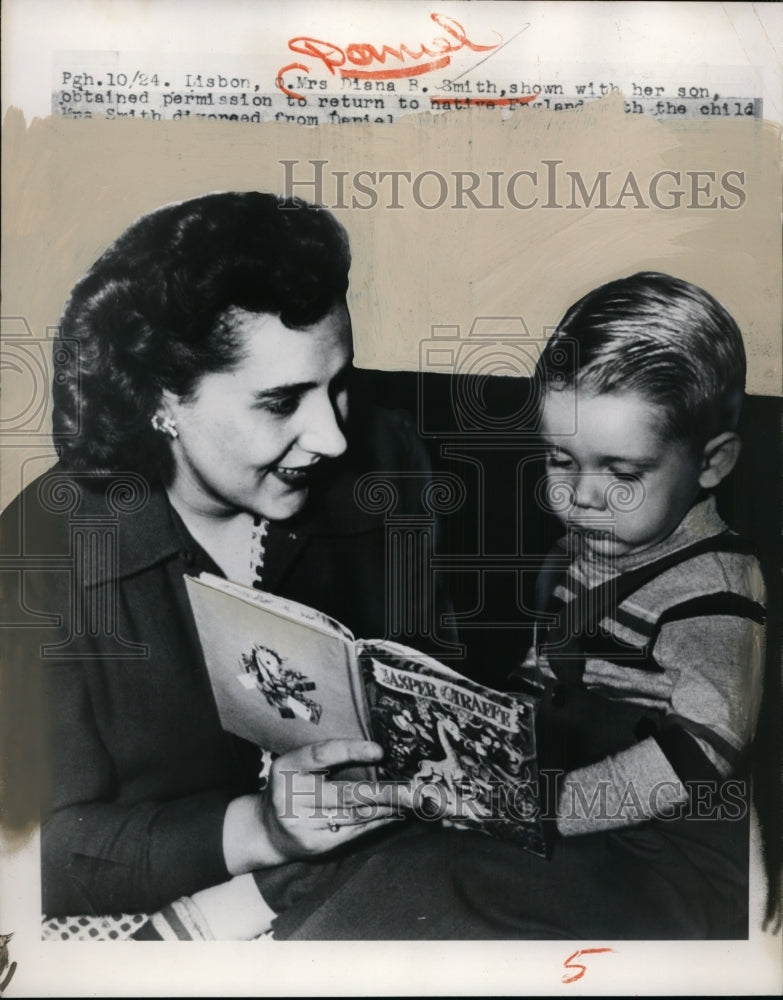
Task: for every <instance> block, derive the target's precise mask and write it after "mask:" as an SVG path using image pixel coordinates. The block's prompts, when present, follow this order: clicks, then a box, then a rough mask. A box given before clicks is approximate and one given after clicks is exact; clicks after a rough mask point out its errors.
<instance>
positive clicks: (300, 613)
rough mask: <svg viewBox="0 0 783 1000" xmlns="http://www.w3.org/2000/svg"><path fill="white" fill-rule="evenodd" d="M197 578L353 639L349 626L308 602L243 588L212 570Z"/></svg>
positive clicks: (334, 633)
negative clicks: (312, 606)
mask: <svg viewBox="0 0 783 1000" xmlns="http://www.w3.org/2000/svg"><path fill="white" fill-rule="evenodd" d="M198 579H199V580H201V582H202V583H205V584H207V585H208V586H210V587H214V588H215V589H216V590H222V591H224V592H225V593H226V594H233V595H234V597H238V598H239V600H240V601H247V603H248V604H254V605H256V606H257V607H260V608H267V609H268V610H269V611H272V612H274V613H275V614H278V615H282V617H284V618H288V619H289V620H290V621H293V622H300V623H301V624H302V625H306V626H308V627H309V628H316V629H318V630H319V631H321V632H324V633H326V634H327V635H338V636H342V637H343V638H344V639H347V640H348V642H353V634H352V633H351V632H350V630H349V629H347V628H346V627H345V625H343V624H342V622H338V621H337V620H336V619H335V618H330V617H329V615H325V614H323V612H321V611H318V610H317V609H316V608H311V607H309V605H307V604H300V603H299V601H292V600H290V599H289V598H287V597H279V596H278V595H277V594H270V593H269V592H268V591H266V590H255V589H254V588H253V587H245V586H243V585H242V584H241V583H234V582H233V581H232V580H226V579H225V578H224V577H222V576H215V575H214V574H213V573H200V574H199V576H198Z"/></svg>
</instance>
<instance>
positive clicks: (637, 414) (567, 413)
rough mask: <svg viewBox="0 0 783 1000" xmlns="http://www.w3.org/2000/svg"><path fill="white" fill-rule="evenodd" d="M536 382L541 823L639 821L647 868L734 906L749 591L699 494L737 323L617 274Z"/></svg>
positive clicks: (759, 634)
mask: <svg viewBox="0 0 783 1000" xmlns="http://www.w3.org/2000/svg"><path fill="white" fill-rule="evenodd" d="M536 374H537V381H538V385H539V389H540V394H541V395H540V416H541V420H540V426H541V434H542V438H543V441H544V443H545V445H546V447H547V459H546V462H547V494H548V498H549V505H550V506H551V507H552V508H553V509H554V511H555V513H556V514H557V516H558V517H559V518H560V520H561V521H562V522H563V524H564V525H565V527H566V529H567V535H566V537H565V539H564V540H563V541H562V542H561V543H560V544H559V546H558V548H557V549H556V551H555V552H554V553H552V554H551V555H550V557H549V558H548V560H547V564H546V566H545V568H544V571H543V572H542V573H541V575H540V579H539V588H538V596H539V611H540V612H541V614H542V624H540V625H539V627H538V639H539V641H538V642H536V643H535V644H534V648H533V649H532V650H531V651H530V653H529V654H528V657H527V659H526V661H525V663H524V664H523V665H522V669H521V676H522V677H523V679H525V680H527V682H528V683H530V682H532V683H533V684H535V683H538V684H539V686H540V689H542V690H544V691H546V696H545V697H544V699H543V702H542V706H541V719H540V727H539V736H540V748H539V749H540V756H541V762H542V764H543V766H544V767H549V768H552V769H553V772H554V773H559V775H560V780H559V782H557V783H554V782H553V784H552V787H553V789H554V790H555V793H556V794H555V796H554V798H553V800H552V801H551V805H552V807H553V809H554V810H555V812H556V823H557V829H558V831H559V833H560V834H561V835H563V836H565V837H571V836H572V835H575V834H589V833H598V832H607V831H610V830H613V829H627V828H630V827H634V826H639V825H640V824H644V823H646V821H649V820H653V821H655V823H654V826H653V829H654V830H655V831H656V835H660V838H661V839H660V841H659V842H658V843H657V845H656V851H657V852H658V856H657V859H656V861H657V862H659V863H660V864H661V866H662V867H663V868H665V867H666V865H667V864H668V863H669V862H672V863H673V861H674V859H675V855H676V862H677V864H676V865H674V867H673V870H677V869H678V868H679V867H681V866H682V865H683V864H687V865H692V866H693V868H694V869H695V870H696V871H697V872H700V873H701V874H702V875H704V876H705V877H706V878H710V877H711V876H712V875H713V874H714V875H715V877H717V878H723V877H726V878H731V879H735V880H736V889H737V895H736V898H735V903H736V905H737V906H738V907H741V906H742V905H743V903H744V906H745V907H746V906H747V886H746V882H745V881H744V878H743V874H744V877H745V878H746V871H747V856H746V855H744V856H743V853H742V843H743V841H744V838H743V836H742V834H741V829H742V830H744V824H743V823H742V821H743V819H745V818H746V813H747V808H748V804H747V801H746V798H745V794H744V792H745V787H744V780H743V779H744V777H745V774H744V758H745V755H746V751H747V748H748V745H749V743H750V741H751V739H752V736H753V731H754V726H755V721H756V717H757V714H758V708H759V702H760V697H761V687H762V671H763V652H764V600H765V594H764V583H763V579H762V576H761V571H760V568H759V565H758V562H757V561H756V559H755V557H754V556H753V554H752V547H751V546H750V545H748V544H747V543H746V542H744V541H743V540H742V539H740V538H739V537H738V536H736V535H734V534H733V533H731V532H729V531H728V529H727V527H726V525H725V524H724V523H723V521H722V520H721V519H720V517H719V516H718V514H717V512H716V508H715V499H714V497H713V495H712V492H711V491H712V490H714V488H715V487H716V486H718V484H719V483H720V482H721V481H722V480H723V479H724V478H725V477H726V476H727V475H728V474H729V473H730V472H731V470H732V468H733V467H734V464H735V462H736V460H737V457H738V454H739V450H740V441H739V438H738V436H737V434H736V425H737V419H738V416H739V411H740V406H741V402H742V396H743V390H744V384H745V353H744V350H743V345H742V338H741V335H740V332H739V329H738V328H737V325H736V323H735V322H734V320H733V319H732V318H731V316H730V315H729V314H728V313H727V312H726V310H725V309H724V308H723V307H722V306H721V305H720V304H719V303H718V302H717V301H716V300H715V299H714V298H712V297H711V296H710V295H708V294H707V293H706V292H705V291H703V290H702V289H700V288H697V287H695V286H694V285H692V284H689V283H688V282H686V281H682V280H679V279H676V278H673V277H670V276H668V275H664V274H656V273H640V274H635V275H633V276H631V277H629V278H623V279H620V280H617V281H612V282H610V283H608V284H606V285H602V286H601V287H599V288H597V289H595V290H594V291H592V292H590V293H589V294H587V295H586V296H584V298H582V299H580V300H579V301H578V302H577V303H576V304H575V305H574V306H572V307H571V308H570V309H569V310H568V312H567V313H566V315H565V317H564V318H563V320H562V321H561V322H560V324H559V325H558V327H557V329H556V331H555V333H554V334H553V336H552V337H551V339H550V340H549V341H548V343H547V345H546V348H545V350H544V351H543V353H542V356H541V359H540V361H539V364H538V368H537V373H536ZM545 623H548V627H545ZM732 821H733V825H732ZM711 869H712V870H711ZM672 878H673V879H674V880H676V878H677V876H672ZM680 888H683V887H682V886H681V887H680ZM743 893H744V898H743ZM738 916H739V914H738ZM694 936H702V934H700V933H697V934H695V935H694ZM703 936H711V935H710V934H708V933H705V934H704V935H703ZM726 936H732V935H730V934H727V935H726Z"/></svg>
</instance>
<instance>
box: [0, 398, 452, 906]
mask: <svg viewBox="0 0 783 1000" xmlns="http://www.w3.org/2000/svg"><path fill="white" fill-rule="evenodd" d="M367 471H373V472H380V473H386V475H385V477H383V478H385V479H386V480H387V481H389V482H390V483H392V484H393V487H392V488H386V489H381V490H380V491H378V490H375V491H373V489H372V483H365V486H366V487H367V489H366V490H365V492H364V494H363V495H364V501H363V503H362V504H361V505H360V503H359V502H358V501H357V499H356V497H355V495H354V488H355V486H356V484H357V481H358V479H359V478H360V477H361V476H362V474H363V473H365V472H367ZM427 482H428V461H427V457H426V454H425V453H424V451H423V449H422V447H421V444H420V442H419V440H418V438H417V437H416V435H415V433H414V432H413V430H412V429H411V427H410V425H409V423H408V422H407V420H406V419H404V418H402V417H401V416H400V415H398V414H396V413H388V412H383V411H379V410H376V411H373V413H372V416H371V417H368V418H367V419H365V420H363V421H362V428H361V434H360V435H358V436H357V439H356V441H355V442H354V444H352V448H351V450H350V451H349V453H348V457H346V458H345V459H342V460H340V462H339V463H337V467H336V469H335V474H334V475H333V476H331V477H330V478H329V480H328V481H327V482H325V483H324V484H323V486H322V487H321V488H318V489H314V491H313V495H312V497H311V501H310V502H309V503H308V506H307V508H306V509H305V511H304V512H303V513H302V514H301V515H299V516H297V517H296V518H294V519H292V520H290V521H287V522H278V523H276V524H272V525H271V526H270V532H269V535H268V540H267V548H266V558H265V566H264V586H265V588H266V589H268V590H271V591H274V592H276V593H279V594H282V595H284V596H287V597H290V598H293V599H295V600H298V601H302V602H304V603H306V604H311V605H313V606H316V607H318V608H319V609H321V610H323V611H324V612H326V613H327V614H329V615H331V616H333V617H335V618H337V619H339V620H340V621H342V622H343V623H345V624H346V625H348V627H349V628H351V629H352V631H354V633H355V634H356V635H357V636H361V637H365V638H382V637H384V636H385V635H386V634H387V621H389V620H390V618H389V615H388V614H387V606H386V604H387V591H389V592H400V582H399V581H398V584H397V585H396V586H395V588H390V587H387V580H388V579H389V570H390V566H389V565H388V563H389V562H390V561H392V559H391V557H389V556H387V551H390V549H389V546H388V544H387V542H388V537H389V536H388V531H387V526H388V525H389V524H392V525H394V526H396V527H397V528H399V527H400V526H404V525H406V524H409V523H410V524H413V523H414V522H416V519H417V518H418V519H419V520H418V527H417V528H416V526H415V525H414V529H415V530H418V531H419V532H420V531H421V530H422V526H424V531H425V532H426V531H427V530H429V528H428V526H432V524H433V517H432V515H431V514H429V513H428V511H427V509H426V508H425V506H424V505H423V503H422V491H423V489H424V487H425V486H426V484H427ZM376 485H377V481H376ZM368 508H369V509H368ZM411 518H413V521H411V520H410V519H411ZM2 529H3V534H2V555H3V561H2V567H1V569H2V572H0V580H1V582H2V584H3V605H2V608H3V622H4V628H3V629H2V638H3V647H4V648H3V653H4V657H3V659H4V678H3V692H2V695H3V701H2V704H3V709H2V720H0V721H2V724H3V733H4V735H3V736H2V741H3V743H2V749H3V756H4V758H5V759H4V761H3V763H4V770H5V784H6V789H5V792H6V799H7V803H6V817H5V818H6V820H7V822H9V823H10V824H11V825H14V823H16V824H17V825H22V824H23V821H24V818H25V813H26V812H27V814H28V816H29V813H30V810H31V802H32V801H33V800H34V798H37V795H38V789H37V786H38V785H39V783H40V785H41V786H42V788H43V789H44V792H45V794H44V804H43V807H42V814H41V817H42V824H41V838H42V882H43V910H44V912H45V913H47V914H49V915H57V914H73V913H110V912H120V911H148V910H152V909H155V908H156V907H158V906H160V905H161V904H165V903H166V902H169V901H171V900H173V899H175V898H177V897H178V896H180V895H182V894H185V893H192V892H194V891H197V890H198V889H200V888H203V887H205V886H208V885H212V884H215V883H218V882H221V881H223V880H225V879H226V878H227V877H229V873H228V871H227V869H226V867H225V863H224V859H223V850H222V829H223V819H224V815H225V810H226V806H227V804H228V802H229V801H230V800H231V799H232V798H234V797H235V796H237V795H240V794H243V793H246V792H248V791H253V790H254V788H255V787H256V786H257V773H258V749H257V748H256V747H252V746H250V745H249V744H247V743H244V742H243V741H240V740H237V739H236V738H234V737H232V736H229V735H228V734H226V733H225V732H224V731H223V730H222V729H221V727H220V723H219V720H218V717H217V714H216V710H215V707H214V703H213V700H212V695H211V691H210V688H209V682H208V679H207V675H206V670H205V667H204V663H203V659H202V654H201V649H200V645H199V642H198V639H197V636H196V632H195V626H194V622H193V619H192V614H191V611H190V606H189V603H188V599H187V596H186V592H185V587H184V583H183V576H184V574H197V573H199V572H201V571H202V570H208V571H210V572H213V573H215V572H218V573H219V572H220V571H219V569H218V567H217V566H215V565H214V563H213V562H212V560H211V559H210V557H209V556H208V555H207V554H206V553H205V552H204V551H203V550H202V549H201V548H200V546H199V545H198V544H197V543H196V542H195V541H194V540H193V539H192V537H191V536H190V535H189V534H188V532H187V530H186V529H185V527H184V525H183V523H182V521H181V520H180V519H179V517H178V516H177V514H176V513H175V512H174V510H173V508H172V507H171V505H170V504H169V502H168V499H167V497H166V494H165V491H164V490H163V489H162V488H161V487H160V486H159V485H155V484H152V483H150V484H148V483H147V482H146V481H145V480H143V479H142V478H141V477H139V476H137V475H134V474H125V475H123V474H117V475H113V476H110V477H107V476H97V475H90V474H85V473H71V472H69V471H68V470H66V469H64V468H63V467H62V466H59V465H58V466H55V467H54V468H53V469H52V470H51V471H50V472H49V473H46V474H45V475H44V476H42V477H41V478H40V479H38V480H36V481H35V482H34V483H32V484H31V485H30V486H29V487H28V488H27V489H25V490H24V491H23V493H22V494H21V495H20V496H19V497H18V498H17V500H16V501H15V502H14V503H13V504H12V505H11V506H10V507H9V508H8V510H7V511H6V512H5V513H4V515H3V518H2ZM397 569H398V570H399V566H398V567H397ZM419 570H420V573H419V576H418V578H417V579H418V584H419V585H420V583H421V579H422V578H421V567H419ZM412 572H415V568H414V570H413V571H412ZM417 579H414V577H413V576H411V577H410V586H417ZM425 582H426V581H425ZM401 586H402V592H405V590H406V587H407V584H406V580H405V578H404V577H403V579H402V584H401ZM425 589H426V587H425ZM432 610H433V614H434V617H433V618H432V621H433V622H434V623H435V626H434V627H435V629H438V627H439V626H438V624H437V623H438V622H439V620H440V629H441V631H440V634H441V635H447V636H448V627H447V626H446V627H445V631H444V626H443V618H442V617H441V618H439V616H441V615H442V614H443V612H445V611H446V610H447V606H446V604H445V602H443V601H442V600H441V599H440V597H438V596H436V598H435V600H434V602H433V608H432ZM420 632H423V633H426V632H427V628H426V626H425V627H423V628H422V629H421V630H420ZM392 637H394V636H392ZM399 637H400V638H402V639H403V641H406V640H407V641H409V642H411V644H417V639H416V638H414V637H413V636H411V635H406V636H399ZM418 644H420V645H424V646H427V645H428V643H427V639H426V637H425V638H424V639H421V637H420V636H419V637H418ZM39 685H40V691H41V705H42V712H41V714H40V719H41V721H42V723H43V724H42V725H41V726H40V727H39V726H38V725H36V722H37V721H38V720H37V718H36V716H37V715H38V712H37V710H36V706H37V688H38V686H39ZM39 729H40V734H41V736H42V737H43V740H42V743H39V741H38V732H39Z"/></svg>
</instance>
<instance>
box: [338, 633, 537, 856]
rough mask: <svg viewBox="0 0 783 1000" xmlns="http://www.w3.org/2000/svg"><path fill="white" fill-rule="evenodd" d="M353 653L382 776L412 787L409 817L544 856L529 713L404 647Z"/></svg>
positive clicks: (527, 705) (362, 648) (520, 702)
mask: <svg viewBox="0 0 783 1000" xmlns="http://www.w3.org/2000/svg"><path fill="white" fill-rule="evenodd" d="M357 646H358V647H359V651H358V660H359V664H360V667H361V670H362V676H363V678H364V685H365V694H366V697H367V702H368V705H369V708H370V725H371V728H372V734H373V738H374V739H375V740H377V741H378V742H379V743H380V744H381V745H382V746H383V747H384V750H385V751H386V755H385V757H384V762H383V767H382V772H383V774H384V776H385V777H390V778H394V777H396V778H405V779H409V780H410V781H411V784H412V790H413V797H414V808H415V809H416V812H417V813H419V814H423V815H426V814H428V813H429V814H431V815H432V816H433V818H435V817H437V816H442V817H446V818H449V819H452V820H454V821H455V822H458V823H461V824H463V825H465V826H468V827H472V828H476V829H482V830H484V831H485V832H487V833H491V834H493V835H496V836H500V837H505V838H511V839H514V840H516V841H517V842H519V843H520V844H521V845H522V846H524V847H525V848H526V849H527V850H530V851H532V852H533V853H536V854H542V855H543V854H545V845H544V837H543V832H542V827H541V816H540V806H539V799H538V768H537V764H536V743H535V729H534V711H533V705H532V703H531V702H528V701H527V700H525V699H522V698H520V697H519V696H516V695H511V694H502V693H500V692H498V691H493V690H491V689H489V688H485V687H482V686H481V685H480V684H475V683H474V682H472V681H469V680H468V679H467V678H464V677H461V676H460V675H458V674H454V673H453V672H452V671H446V670H444V669H442V664H439V663H437V661H433V660H431V659H430V658H429V657H426V656H423V655H421V654H416V653H415V651H412V650H405V648H404V647H395V646H394V645H393V644H387V643H379V644H373V643H369V642H362V643H357Z"/></svg>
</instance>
